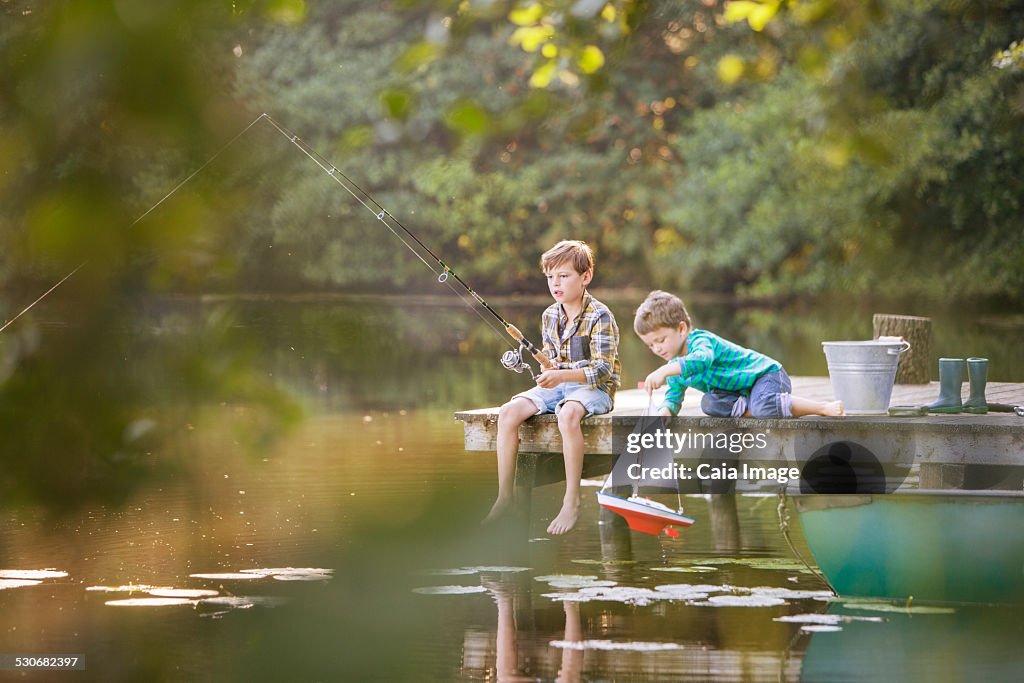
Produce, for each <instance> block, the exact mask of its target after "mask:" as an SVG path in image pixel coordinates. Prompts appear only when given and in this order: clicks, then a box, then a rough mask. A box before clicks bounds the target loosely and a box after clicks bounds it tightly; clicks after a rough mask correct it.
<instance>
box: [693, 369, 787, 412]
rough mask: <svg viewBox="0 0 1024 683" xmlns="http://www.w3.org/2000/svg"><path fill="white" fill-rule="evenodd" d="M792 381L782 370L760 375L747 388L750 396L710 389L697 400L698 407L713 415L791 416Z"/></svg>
mask: <svg viewBox="0 0 1024 683" xmlns="http://www.w3.org/2000/svg"><path fill="white" fill-rule="evenodd" d="M792 391H793V385H792V383H791V382H790V381H789V375H788V374H786V371H785V370H778V371H776V372H769V373H767V374H764V375H761V377H760V378H758V380H757V381H756V382H754V386H753V387H751V388H750V396H744V395H742V394H738V393H736V392H732V391H721V390H719V389H712V390H711V391H709V392H708V393H706V394H704V397H703V398H701V400H700V409H701V410H703V411H704V414H705V415H711V416H713V417H742V416H743V413H745V412H747V410H748V409H749V410H750V414H751V415H752V416H753V417H761V418H783V417H793V395H792Z"/></svg>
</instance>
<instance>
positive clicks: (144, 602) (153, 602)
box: [106, 598, 195, 607]
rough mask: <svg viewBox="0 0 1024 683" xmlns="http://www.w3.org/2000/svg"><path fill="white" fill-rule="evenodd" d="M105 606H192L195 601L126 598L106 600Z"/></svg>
mask: <svg viewBox="0 0 1024 683" xmlns="http://www.w3.org/2000/svg"><path fill="white" fill-rule="evenodd" d="M106 604H108V605H112V606H114V607H170V606H172V605H194V604H195V601H193V600H189V599H188V598H128V599H126V600H107V602H106Z"/></svg>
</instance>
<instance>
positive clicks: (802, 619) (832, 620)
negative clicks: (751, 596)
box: [772, 614, 885, 626]
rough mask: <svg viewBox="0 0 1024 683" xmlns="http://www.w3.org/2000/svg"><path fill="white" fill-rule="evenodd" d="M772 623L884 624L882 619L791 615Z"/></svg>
mask: <svg viewBox="0 0 1024 683" xmlns="http://www.w3.org/2000/svg"><path fill="white" fill-rule="evenodd" d="M772 621H781V622H787V623H793V624H820V625H826V626H828V625H831V626H836V625H838V624H845V623H847V622H851V621H872V622H875V623H879V624H880V623H882V622H884V621H885V620H884V619H882V617H858V616H853V615H848V614H789V615H786V616H784V617H775V618H774V619H772Z"/></svg>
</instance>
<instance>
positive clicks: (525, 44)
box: [508, 26, 555, 52]
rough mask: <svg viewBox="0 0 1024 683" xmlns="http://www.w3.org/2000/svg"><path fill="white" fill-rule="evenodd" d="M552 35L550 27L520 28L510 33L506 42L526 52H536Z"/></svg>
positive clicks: (553, 33)
mask: <svg viewBox="0 0 1024 683" xmlns="http://www.w3.org/2000/svg"><path fill="white" fill-rule="evenodd" d="M554 35H555V29H554V27H552V26H522V27H520V28H517V29H516V30H515V31H513V32H512V35H511V36H509V39H508V42H509V43H511V44H512V45H518V46H519V47H521V48H523V50H525V51H526V52H536V51H537V50H538V49H540V46H541V45H542V44H544V43H545V42H547V41H548V40H550V39H551V38H552V37H553V36H554Z"/></svg>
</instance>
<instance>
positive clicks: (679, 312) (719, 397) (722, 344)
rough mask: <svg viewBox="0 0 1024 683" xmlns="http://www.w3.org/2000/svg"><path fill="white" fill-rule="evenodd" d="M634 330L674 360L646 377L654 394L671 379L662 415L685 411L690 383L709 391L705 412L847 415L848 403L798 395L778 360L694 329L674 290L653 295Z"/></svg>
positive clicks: (717, 414) (725, 414)
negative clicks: (844, 408)
mask: <svg viewBox="0 0 1024 683" xmlns="http://www.w3.org/2000/svg"><path fill="white" fill-rule="evenodd" d="M633 329H634V330H636V333H637V334H638V335H640V338H641V339H643V341H644V343H645V344H647V346H648V348H650V349H651V351H653V352H654V354H655V355H656V356H660V357H661V358H664V359H665V360H666V361H668V362H667V363H666V364H665V365H663V366H661V367H660V368H658V369H657V370H655V371H654V372H652V373H651V374H649V375H648V376H647V379H646V380H645V381H644V388H645V389H646V390H647V391H648V392H650V391H654V390H655V389H657V388H658V387H660V386H662V385H663V384H665V383H666V382H667V383H668V390H667V391H666V392H665V401H664V402H663V403H662V406H661V414H662V415H675V414H677V413H678V412H679V408H680V406H681V404H682V402H683V394H684V393H685V392H686V388H687V387H693V388H694V389H697V390H698V391H703V392H704V396H703V398H702V399H701V402H700V407H701V410H703V411H704V413H705V414H706V415H712V416H715V417H760V418H783V417H801V416H803V415H842V414H843V403H842V401H831V402H822V401H813V400H811V399H808V398H801V397H799V396H793V395H792V393H791V392H792V385H791V383H790V380H789V375H788V374H786V371H785V370H784V369H783V367H782V365H781V364H780V363H779V362H778V361H776V360H774V359H772V358H769V357H768V356H766V355H764V354H762V353H758V352H757V351H753V350H751V349H747V348H744V347H742V346H740V345H739V344H734V343H733V342H731V341H729V340H727V339H723V338H722V337H719V336H718V335H717V334H714V333H713V332H708V331H706V330H698V329H694V328H693V323H692V322H691V321H690V314H689V313H687V312H686V307H685V306H684V305H683V302H682V300H680V299H679V297H677V296H674V295H672V294H669V293H668V292H661V291H654V292H651V293H650V294H648V295H647V298H646V299H645V300H644V302H643V303H642V304H640V307H639V308H638V309H637V310H636V318H635V320H634V322H633Z"/></svg>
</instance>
